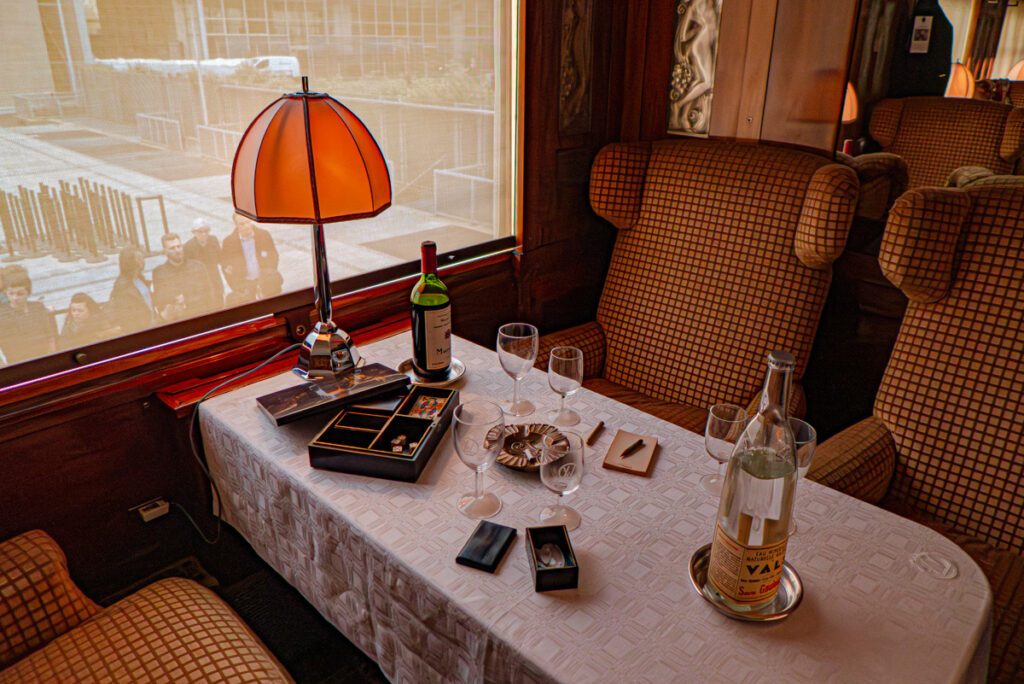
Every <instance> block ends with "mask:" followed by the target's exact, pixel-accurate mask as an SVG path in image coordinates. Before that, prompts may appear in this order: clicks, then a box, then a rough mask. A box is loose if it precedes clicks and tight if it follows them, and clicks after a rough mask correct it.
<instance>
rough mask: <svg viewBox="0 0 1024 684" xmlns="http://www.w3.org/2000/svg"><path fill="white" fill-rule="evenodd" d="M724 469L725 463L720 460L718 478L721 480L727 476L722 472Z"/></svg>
mask: <svg viewBox="0 0 1024 684" xmlns="http://www.w3.org/2000/svg"><path fill="white" fill-rule="evenodd" d="M723 470H725V463H723V462H721V461H719V462H718V479H719V480H721V479H722V478H723V477H725V473H724V472H722V471H723Z"/></svg>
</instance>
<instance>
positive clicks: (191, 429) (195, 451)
mask: <svg viewBox="0 0 1024 684" xmlns="http://www.w3.org/2000/svg"><path fill="white" fill-rule="evenodd" d="M301 346H302V344H301V343H298V342H296V343H295V344H292V345H289V346H287V347H285V348H284V349H282V350H281V351H279V352H277V353H276V354H274V355H273V356H271V357H270V358H269V359H267V360H266V361H264V362H263V363H261V364H259V365H258V366H253V367H252V368H250V369H249V370H247V371H244V372H242V373H239V374H238V375H235V376H232V377H230V378H228V379H227V380H225V381H224V382H222V383H220V384H219V385H217V386H216V387H214V388H213V389H211V390H210V391H209V392H207V393H206V394H204V395H203V396H202V397H200V399H199V401H197V402H196V403H195V405H194V406H193V407H192V416H191V418H189V422H188V443H189V446H190V447H191V450H192V458H194V459H195V461H196V463H198V464H199V468H200V469H201V470H202V471H203V475H205V476H206V479H207V480H209V482H210V486H211V488H212V489H213V494H214V497H215V498H216V502H217V505H216V508H215V510H216V513H215V514H214V515H215V517H216V518H217V529H216V532H214V535H213V539H210V538H209V537H207V536H206V534H205V533H204V532H203V531H202V530H201V529H200V528H199V525H197V524H196V521H195V520H194V519H193V518H192V516H191V515H189V513H188V511H187V510H185V507H184V506H182V505H181V504H179V503H177V502H174V501H171V502H169V503H170V505H171V506H173V507H174V508H176V509H178V510H179V511H181V513H182V514H183V515H184V516H185V518H186V519H187V520H188V522H189V524H190V525H192V527H193V528H194V529H195V531H196V532H198V533H199V536H200V537H202V540H203V541H204V542H206V543H207V544H209V545H211V546H212V545H214V544H216V543H217V542H218V541H220V527H221V522H222V521H223V519H222V518H221V509H222V506H221V496H220V489H219V488H218V487H217V483H216V481H214V479H213V476H212V475H211V474H210V469H209V468H208V467H207V465H206V463H205V462H204V461H203V459H202V457H201V456H200V455H199V447H198V446H197V445H196V418H197V417H198V416H199V405H200V404H202V403H203V402H204V401H206V400H207V399H209V398H210V395H212V394H214V393H215V392H217V391H218V390H220V389H221V388H222V387H224V386H226V385H230V384H231V383H233V382H236V381H238V380H241V379H242V378H244V377H246V376H248V375H251V374H252V373H255V372H256V371H258V370H260V369H261V368H264V367H265V366H266V365H267V364H269V363H270V362H272V361H275V360H276V359H278V358H279V357H281V356H284V355H285V354H288V353H290V352H293V351H295V350H296V349H298V348H299V347H301Z"/></svg>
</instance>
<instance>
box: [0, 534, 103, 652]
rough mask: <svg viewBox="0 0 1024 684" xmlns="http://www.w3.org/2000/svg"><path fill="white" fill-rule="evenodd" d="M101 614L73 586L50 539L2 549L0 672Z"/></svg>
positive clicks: (22, 538) (27, 539)
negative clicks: (0, 669)
mask: <svg viewBox="0 0 1024 684" xmlns="http://www.w3.org/2000/svg"><path fill="white" fill-rule="evenodd" d="M100 610H101V609H100V607H99V606H98V605H96V604H95V603H93V602H92V601H91V600H90V599H89V598H88V597H87V596H86V595H85V594H83V593H82V591H81V590H80V589H79V588H78V587H77V586H76V585H75V583H74V582H73V581H72V580H71V576H70V575H69V574H68V566H67V557H66V556H65V555H64V552H63V551H62V550H61V548H60V547H59V546H57V542H55V541H54V540H53V539H52V538H51V537H50V536H49V535H48V534H46V533H45V532H43V531H42V530H31V531H29V532H25V533H24V534H20V535H18V536H17V537H14V538H13V539H9V540H7V541H5V542H3V543H0V668H3V667H6V666H8V665H10V664H12V663H15V662H17V661H18V660H20V659H21V658H22V657H23V656H25V655H27V654H29V653H31V652H32V651H34V650H36V649H37V648H39V647H40V646H42V645H44V644H46V643H48V642H49V641H51V640H52V639H54V638H56V637H58V636H60V635H61V634H63V633H65V632H67V631H68V630H70V629H72V628H73V627H76V626H78V625H79V624H81V623H82V622H84V621H85V620H87V619H89V618H90V617H92V616H93V615H95V614H96V613H98V612H100Z"/></svg>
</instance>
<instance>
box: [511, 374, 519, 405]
mask: <svg viewBox="0 0 1024 684" xmlns="http://www.w3.org/2000/svg"><path fill="white" fill-rule="evenodd" d="M518 403H519V378H515V379H513V380H512V407H513V408H515V406H516V404H518Z"/></svg>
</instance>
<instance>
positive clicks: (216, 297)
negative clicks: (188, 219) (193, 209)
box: [185, 218, 224, 309]
mask: <svg viewBox="0 0 1024 684" xmlns="http://www.w3.org/2000/svg"><path fill="white" fill-rule="evenodd" d="M185 258H186V259H195V260H196V261H199V262H201V263H202V264H203V266H205V267H206V273H207V275H208V276H209V277H210V286H211V287H212V288H213V299H212V300H211V302H210V303H211V305H212V306H213V308H215V309H219V308H221V307H222V306H224V279H223V278H221V276H220V242H219V241H218V240H217V238H216V237H214V236H212V235H210V224H209V223H207V221H206V219H204V218H197V219H196V220H195V221H194V222H193V223H192V237H191V238H190V239H189V240H188V241H187V242H186V243H185Z"/></svg>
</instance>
